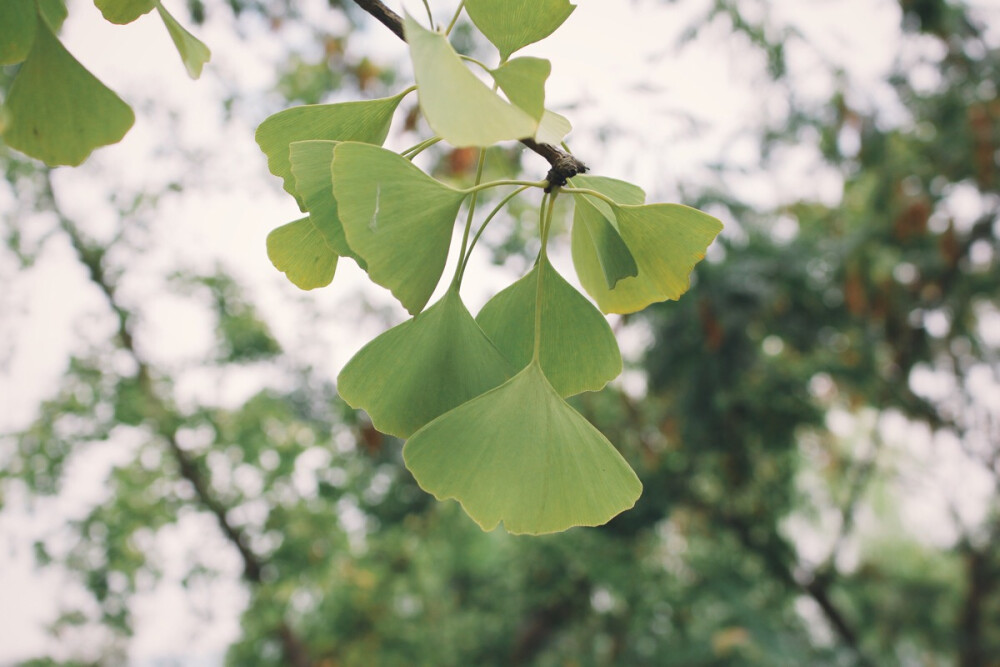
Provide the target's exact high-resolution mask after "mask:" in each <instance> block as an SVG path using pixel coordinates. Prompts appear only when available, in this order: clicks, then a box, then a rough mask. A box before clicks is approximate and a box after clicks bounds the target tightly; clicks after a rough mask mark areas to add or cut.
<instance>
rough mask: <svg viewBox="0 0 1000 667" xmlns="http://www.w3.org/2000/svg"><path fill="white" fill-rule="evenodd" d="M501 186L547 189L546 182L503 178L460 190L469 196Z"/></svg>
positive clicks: (547, 183)
mask: <svg viewBox="0 0 1000 667" xmlns="http://www.w3.org/2000/svg"><path fill="white" fill-rule="evenodd" d="M501 185H523V186H525V187H528V188H542V189H543V190H544V189H545V188H547V187H549V182H548V181H519V180H515V179H509V178H503V179H500V180H498V181H490V182H489V183H481V184H479V185H474V186H472V187H471V188H465V189H464V190H460V192H464V193H465V194H467V195H471V194H472V193H474V192H479V191H480V190H485V189H487V188H497V187H500V186H501Z"/></svg>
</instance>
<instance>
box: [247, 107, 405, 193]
mask: <svg viewBox="0 0 1000 667" xmlns="http://www.w3.org/2000/svg"><path fill="white" fill-rule="evenodd" d="M403 97H404V94H403V93H400V94H398V95H395V96H393V97H385V98H382V99H378V100H365V101H362V102H343V103H340V104H309V105H305V106H299V107H292V108H291V109H285V110H284V111H279V112H278V113H276V114H274V115H272V116H269V117H268V118H267V119H266V120H265V121H264V122H263V123H261V124H260V126H258V127H257V133H256V135H255V138H256V140H257V145H258V146H260V149H261V150H262V151H264V154H265V155H266V156H267V168H268V169H269V170H270V171H271V173H272V174H274V175H275V176H277V177H279V178H280V179H282V182H283V184H284V187H285V190H287V191H288V193H289V194H292V195H295V197H296V198H297V199H299V205H300V206H303V207H304V205H303V202H302V199H301V198H300V197H299V195H298V194H297V193H296V191H295V177H294V176H293V175H292V165H291V162H290V161H289V156H288V151H289V146H290V145H291V144H292V142H295V141H309V140H314V139H317V140H325V141H360V142H363V143H366V144H377V145H379V146H381V145H382V142H383V141H385V138H386V136H387V135H388V134H389V125H390V123H391V122H392V114H393V113H394V112H395V111H396V107H398V106H399V102H400V101H401V100H402V99H403Z"/></svg>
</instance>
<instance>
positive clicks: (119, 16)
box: [94, 0, 156, 25]
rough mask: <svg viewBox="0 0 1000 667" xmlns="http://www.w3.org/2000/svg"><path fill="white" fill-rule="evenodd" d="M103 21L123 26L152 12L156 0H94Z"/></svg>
mask: <svg viewBox="0 0 1000 667" xmlns="http://www.w3.org/2000/svg"><path fill="white" fill-rule="evenodd" d="M94 4H95V5H97V8H98V9H100V10H101V14H102V15H103V16H104V18H105V20H107V21H111V22H112V23H117V24H118V25H124V24H126V23H131V22H132V21H134V20H136V19H137V18H139V17H140V16H142V15H143V14H147V13H149V12H151V11H153V7H155V6H156V0H94Z"/></svg>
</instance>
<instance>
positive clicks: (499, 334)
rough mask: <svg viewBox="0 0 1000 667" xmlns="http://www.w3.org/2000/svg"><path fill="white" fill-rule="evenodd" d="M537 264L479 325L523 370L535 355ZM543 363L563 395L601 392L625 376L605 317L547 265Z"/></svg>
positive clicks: (487, 309)
mask: <svg viewBox="0 0 1000 667" xmlns="http://www.w3.org/2000/svg"><path fill="white" fill-rule="evenodd" d="M537 278H538V265H537V264H536V266H535V268H533V269H532V270H531V271H529V272H528V274H527V275H525V276H524V277H523V278H521V279H520V280H518V281H517V282H515V283H514V284H513V285H511V286H510V287H508V288H506V289H505V290H503V291H502V292H500V293H498V294H497V295H496V296H494V297H493V298H492V299H490V300H489V301H488V302H487V303H486V305H485V306H483V308H482V310H480V311H479V315H477V316H476V321H477V322H478V323H479V326H480V327H482V329H483V331H484V332H485V333H486V335H487V336H489V338H490V340H492V341H493V343H494V344H495V345H496V346H497V348H498V349H499V350H500V351H501V352H502V353H503V355H504V356H505V357H506V358H507V359H508V360H509V361H510V362H511V363H512V364H513V365H514V368H516V369H518V370H520V369H522V368H524V367H525V366H527V365H528V363H529V362H530V361H531V356H532V353H533V351H534V339H535V298H536V293H537V289H536V286H537V282H538V281H537ZM539 362H540V364H541V366H542V370H543V371H544V372H545V376H546V377H547V378H548V379H549V382H550V383H551V384H552V386H553V387H555V389H556V391H557V392H559V394H560V395H561V396H572V395H573V394H579V393H580V392H582V391H597V390H599V389H601V388H602V387H604V385H606V384H607V383H608V382H609V381H610V380H612V379H614V378H615V377H617V376H618V374H619V373H621V371H622V357H621V353H620V352H619V350H618V343H617V341H616V340H615V335H614V333H613V332H612V331H611V327H610V326H608V322H607V320H605V319H604V316H603V315H602V314H601V313H600V311H598V310H597V309H596V308H594V306H593V304H591V303H590V301H588V300H587V298H586V297H585V296H583V295H582V294H580V293H579V292H577V291H576V290H575V289H574V288H573V286H572V285H570V284H569V283H567V282H566V280H565V279H563V277H562V276H560V275H559V273H558V272H557V271H556V270H555V268H553V266H552V265H551V264H550V263H549V261H548V259H545V260H544V272H543V274H542V327H541V347H540V348H539Z"/></svg>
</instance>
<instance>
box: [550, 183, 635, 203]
mask: <svg viewBox="0 0 1000 667" xmlns="http://www.w3.org/2000/svg"><path fill="white" fill-rule="evenodd" d="M560 189H561V190H562V191H563V192H568V193H570V194H574V195H587V196H589V197H597V198H598V199H601V200H603V201H606V202H607V203H609V204H611V205H612V206H621V204H619V203H618V202H616V201H615V200H614V199H612V198H611V197H609V196H607V195H606V194H604V193H601V192H598V191H597V190H591V189H590V188H567V187H565V186H563V187H562V188H560Z"/></svg>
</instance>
